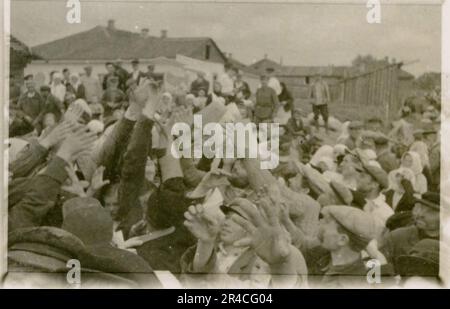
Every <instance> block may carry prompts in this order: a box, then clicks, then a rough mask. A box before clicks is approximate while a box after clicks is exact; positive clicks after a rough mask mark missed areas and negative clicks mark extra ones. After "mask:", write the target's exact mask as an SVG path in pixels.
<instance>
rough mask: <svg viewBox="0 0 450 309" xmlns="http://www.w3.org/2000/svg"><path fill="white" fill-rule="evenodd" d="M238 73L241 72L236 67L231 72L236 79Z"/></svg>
mask: <svg viewBox="0 0 450 309" xmlns="http://www.w3.org/2000/svg"><path fill="white" fill-rule="evenodd" d="M238 73H239V70H238V69H237V68H235V67H232V68H231V70H230V76H231V77H236V76H237V75H238Z"/></svg>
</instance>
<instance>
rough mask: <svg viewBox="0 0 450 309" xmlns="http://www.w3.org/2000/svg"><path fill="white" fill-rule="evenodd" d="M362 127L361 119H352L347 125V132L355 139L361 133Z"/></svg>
mask: <svg viewBox="0 0 450 309" xmlns="http://www.w3.org/2000/svg"><path fill="white" fill-rule="evenodd" d="M362 129H363V124H362V122H361V121H358V120H356V121H352V122H350V125H349V126H348V133H349V135H350V137H351V138H352V139H354V140H356V139H357V138H358V137H359V136H360V135H361V132H362Z"/></svg>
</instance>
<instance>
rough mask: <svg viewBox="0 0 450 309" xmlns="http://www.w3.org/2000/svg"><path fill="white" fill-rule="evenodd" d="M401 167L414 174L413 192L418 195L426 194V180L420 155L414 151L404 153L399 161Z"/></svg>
mask: <svg viewBox="0 0 450 309" xmlns="http://www.w3.org/2000/svg"><path fill="white" fill-rule="evenodd" d="M400 166H401V167H404V168H408V169H410V170H411V171H412V172H413V173H414V178H415V180H414V181H415V188H414V189H415V191H416V192H417V193H419V194H423V193H425V192H427V188H428V184H427V179H426V178H425V176H424V175H423V173H422V172H423V166H422V161H421V160H420V155H419V154H418V153H417V152H414V151H408V152H407V153H405V154H404V155H403V157H402V160H401V164H400Z"/></svg>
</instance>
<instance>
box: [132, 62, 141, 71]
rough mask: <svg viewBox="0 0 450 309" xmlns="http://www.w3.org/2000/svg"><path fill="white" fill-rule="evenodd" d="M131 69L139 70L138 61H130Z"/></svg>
mask: <svg viewBox="0 0 450 309" xmlns="http://www.w3.org/2000/svg"><path fill="white" fill-rule="evenodd" d="M131 67H132V68H133V70H134V71H137V70H139V59H133V60H132V61H131Z"/></svg>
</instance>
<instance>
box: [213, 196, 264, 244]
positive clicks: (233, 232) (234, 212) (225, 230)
mask: <svg viewBox="0 0 450 309" xmlns="http://www.w3.org/2000/svg"><path fill="white" fill-rule="evenodd" d="M241 203H243V204H248V205H250V207H254V208H256V206H255V205H254V204H252V203H251V202H250V201H248V200H247V199H243V198H236V199H235V200H233V202H231V204H230V205H229V206H227V207H221V209H222V210H223V211H224V213H225V220H224V221H223V224H222V227H221V229H220V232H219V239H220V241H221V242H223V244H224V245H226V246H231V245H233V244H234V243H235V242H236V241H238V240H240V239H242V238H244V237H245V236H246V235H247V231H246V230H245V229H244V228H243V227H242V226H240V225H239V224H237V223H236V222H235V221H234V220H233V218H234V217H236V216H237V217H241V218H244V219H246V220H249V218H248V215H247V214H246V213H245V211H243V210H242V209H241V208H240V206H239V205H240V204H241Z"/></svg>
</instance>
